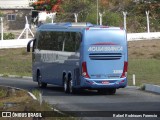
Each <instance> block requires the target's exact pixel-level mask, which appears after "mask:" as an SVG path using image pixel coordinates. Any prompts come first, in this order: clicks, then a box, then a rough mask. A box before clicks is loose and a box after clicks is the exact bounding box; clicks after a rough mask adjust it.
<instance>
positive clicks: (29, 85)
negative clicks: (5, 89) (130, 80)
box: [0, 78, 160, 120]
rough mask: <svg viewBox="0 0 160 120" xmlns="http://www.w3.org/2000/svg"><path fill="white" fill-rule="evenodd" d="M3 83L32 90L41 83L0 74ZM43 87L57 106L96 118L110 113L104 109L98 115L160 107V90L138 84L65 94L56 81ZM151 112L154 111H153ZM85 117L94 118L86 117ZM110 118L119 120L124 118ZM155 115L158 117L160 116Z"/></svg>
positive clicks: (47, 96)
mask: <svg viewBox="0 0 160 120" xmlns="http://www.w3.org/2000/svg"><path fill="white" fill-rule="evenodd" d="M0 85H5V86H12V87H18V88H23V89H27V90H29V91H32V90H34V89H39V88H38V87H37V83H35V82H33V81H32V80H31V79H17V78H0ZM39 90H40V91H41V92H42V95H43V99H44V100H45V101H48V102H49V103H50V104H52V105H53V106H54V107H56V108H57V109H59V110H62V111H72V112H73V113H74V114H76V115H77V114H78V116H79V117H82V116H83V115H84V114H85V113H86V112H83V111H88V112H87V113H88V115H91V116H92V119H93V120H94V119H99V118H96V117H101V115H100V114H102V115H105V114H107V112H105V113H103V112H100V114H98V115H97V114H96V112H97V111H108V112H110V111H117V112H113V114H114V113H115V114H116V115H118V114H121V111H124V113H127V114H132V113H133V114H135V113H139V114H141V112H140V111H160V94H155V93H149V92H145V91H141V90H138V89H137V88H135V87H127V88H123V89H118V90H117V93H116V94H115V95H100V94H98V93H97V92H96V91H82V92H80V93H78V94H74V95H72V94H65V93H64V92H63V88H61V87H58V86H52V85H50V86H48V87H47V88H45V89H39ZM75 111H76V112H75ZM91 111H92V112H91ZM93 111H95V112H93ZM128 111H131V112H128ZM135 111H136V112H135ZM159 113H160V112H159ZM80 114H81V115H80ZM122 114H123V113H122ZM149 114H151V112H150V113H149ZM159 115H160V114H159ZM84 116H85V115H84ZM86 116H87V115H86ZM85 119H90V118H87V117H85ZM103 119H106V118H103ZM108 119H113V120H114V119H115V120H117V119H118V120H119V119H121V118H108ZM128 119H129V120H131V118H125V120H128ZM141 119H142V120H144V118H136V120H141ZM146 119H147V120H151V118H145V120H146ZM152 119H153V120H156V119H157V120H158V119H160V118H152Z"/></svg>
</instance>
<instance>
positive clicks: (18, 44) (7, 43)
mask: <svg viewBox="0 0 160 120" xmlns="http://www.w3.org/2000/svg"><path fill="white" fill-rule="evenodd" d="M31 39H32V38H29V39H19V40H17V39H15V40H0V49H3V48H22V47H26V46H27V43H28V41H29V40H31ZM154 39H160V32H150V33H128V34H127V40H128V41H137V40H154Z"/></svg>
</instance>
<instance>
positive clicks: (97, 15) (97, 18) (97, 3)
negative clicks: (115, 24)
mask: <svg viewBox="0 0 160 120" xmlns="http://www.w3.org/2000/svg"><path fill="white" fill-rule="evenodd" d="M98 2H99V0H97V25H98V20H99V17H98V16H99V15H98V13H99V4H98Z"/></svg>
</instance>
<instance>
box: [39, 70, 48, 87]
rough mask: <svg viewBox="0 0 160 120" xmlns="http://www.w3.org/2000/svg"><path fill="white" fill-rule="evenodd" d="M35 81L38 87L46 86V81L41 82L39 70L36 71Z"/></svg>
mask: <svg viewBox="0 0 160 120" xmlns="http://www.w3.org/2000/svg"><path fill="white" fill-rule="evenodd" d="M37 82H38V87H40V88H46V87H47V83H44V82H42V77H41V74H40V72H38V73H37Z"/></svg>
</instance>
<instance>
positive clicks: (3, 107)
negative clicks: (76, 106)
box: [0, 86, 76, 120]
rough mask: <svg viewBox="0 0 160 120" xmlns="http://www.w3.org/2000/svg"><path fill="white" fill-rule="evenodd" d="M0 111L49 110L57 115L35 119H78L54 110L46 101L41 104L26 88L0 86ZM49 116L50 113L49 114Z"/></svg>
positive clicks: (7, 119) (20, 119)
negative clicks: (17, 88)
mask: <svg viewBox="0 0 160 120" xmlns="http://www.w3.org/2000/svg"><path fill="white" fill-rule="evenodd" d="M34 93H36V95H37V94H39V91H38V90H36V91H33V94H34ZM0 111H3V112H4V111H13V112H15V111H22V112H23V111H24V112H27V111H29V112H36V111H38V112H40V111H41V112H42V115H43V112H44V111H47V112H48V114H51V115H52V116H55V117H43V118H35V120H40V119H43V120H76V119H75V118H73V117H69V116H68V115H65V117H64V115H62V114H60V113H57V112H56V111H53V108H52V106H51V105H49V104H48V103H46V102H44V101H43V102H42V104H41V105H40V103H39V101H37V100H33V99H32V98H31V96H29V94H28V93H27V91H24V90H15V89H13V88H8V87H1V86H0ZM48 116H49V115H48ZM57 116H58V117H57ZM33 119H34V118H32V117H31V118H17V117H15V118H1V120H33Z"/></svg>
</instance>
